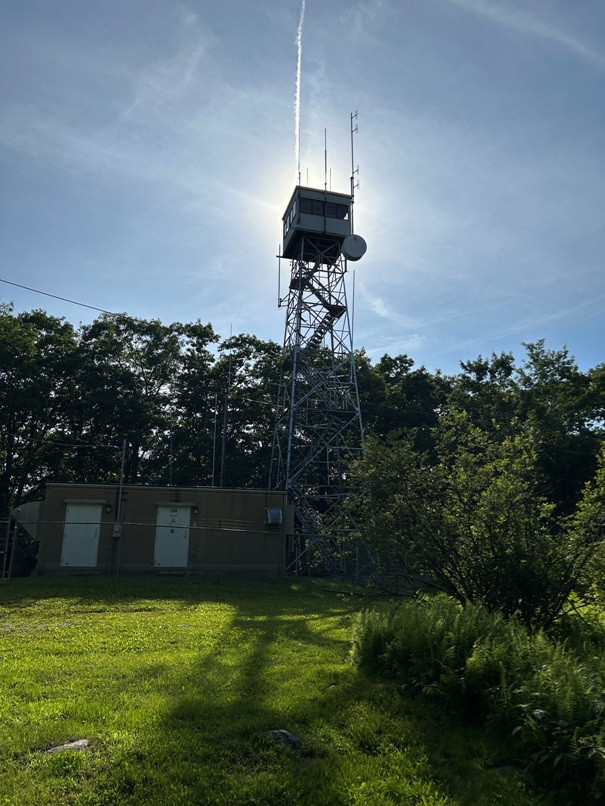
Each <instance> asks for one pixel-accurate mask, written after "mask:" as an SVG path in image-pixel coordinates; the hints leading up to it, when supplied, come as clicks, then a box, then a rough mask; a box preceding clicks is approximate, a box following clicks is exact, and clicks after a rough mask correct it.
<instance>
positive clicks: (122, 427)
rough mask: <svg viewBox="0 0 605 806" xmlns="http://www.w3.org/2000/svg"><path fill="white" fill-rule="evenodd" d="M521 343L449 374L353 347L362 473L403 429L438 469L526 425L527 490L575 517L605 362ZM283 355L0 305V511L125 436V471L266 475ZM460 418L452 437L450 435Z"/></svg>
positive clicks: (113, 452) (183, 330)
mask: <svg viewBox="0 0 605 806" xmlns="http://www.w3.org/2000/svg"><path fill="white" fill-rule="evenodd" d="M524 347H525V357H524V359H523V361H522V362H521V363H518V362H517V361H516V360H515V358H514V357H513V355H512V354H510V353H502V354H501V355H496V354H492V356H491V357H489V358H483V357H481V356H479V357H478V358H476V359H474V360H469V361H463V362H461V364H460V372H459V373H458V374H456V375H451V376H446V375H443V374H441V373H440V372H435V373H432V372H429V371H428V370H426V369H425V368H424V367H415V366H414V362H413V361H412V359H410V358H409V357H408V356H405V355H400V356H394V357H392V356H389V355H384V356H383V357H382V358H381V359H380V360H379V361H377V362H375V363H372V361H370V359H369V358H368V357H367V356H366V355H365V354H364V352H363V351H360V352H359V353H358V355H357V375H358V384H359V392H360V398H361V406H362V413H363V419H364V425H365V428H366V432H367V434H368V435H369V445H370V446H371V450H370V451H369V452H368V456H370V457H372V458H371V460H370V459H368V461H366V464H365V465H364V467H363V472H364V473H366V474H368V473H370V470H371V468H370V467H369V465H368V462H369V461H373V462H374V463H377V464H380V461H381V460H382V459H381V458H384V456H386V455H387V454H388V452H389V451H391V450H394V446H395V445H397V444H398V443H400V442H401V441H402V440H405V443H406V445H407V446H408V447H407V448H406V450H409V451H411V459H413V460H414V461H415V462H416V463H417V464H418V462H421V463H422V464H423V465H425V466H427V467H437V466H441V467H444V466H445V465H446V464H447V457H446V453H447V451H450V452H451V456H450V459H451V458H452V456H453V455H454V454H455V451H456V450H457V448H459V446H460V444H466V443H467V442H469V441H470V442H472V441H473V440H472V439H471V437H470V434H471V429H474V431H473V433H475V434H481V440H483V442H484V443H485V444H483V447H480V446H479V442H480V440H479V442H477V440H475V442H476V443H477V444H475V447H474V448H473V449H472V451H471V453H473V451H474V454H473V455H475V456H476V457H478V458H477V462H478V465H477V468H478V469H479V468H483V466H484V465H485V463H486V462H487V458H485V457H486V456H487V454H486V451H487V447H486V445H490V446H500V449H501V450H502V451H504V452H506V450H509V449H510V445H513V444H514V441H515V439H518V438H521V437H523V438H527V439H529V438H531V451H532V456H534V464H533V466H532V471H531V473H532V479H533V482H532V483H533V484H535V490H534V492H535V495H537V496H539V497H540V498H541V499H544V501H546V502H548V503H549V504H550V505H552V506H553V507H554V511H555V513H556V515H557V516H558V517H559V516H560V517H566V516H570V515H571V513H573V512H574V511H575V510H576V507H577V505H578V502H579V501H580V499H581V497H582V493H583V490H584V486H585V484H586V483H587V482H588V481H589V480H590V479H592V478H593V477H594V475H595V472H596V468H597V456H598V453H599V448H600V445H601V444H602V442H603V437H604V421H605V365H604V364H600V365H599V366H597V367H595V368H593V369H591V370H589V371H587V372H582V371H581V370H580V369H579V368H578V366H577V364H576V362H575V360H574V359H573V357H572V356H570V355H569V353H568V351H567V349H566V348H563V349H560V350H550V349H547V348H546V346H545V344H544V342H543V341H539V342H537V343H535V344H526V345H524ZM280 353H281V349H280V346H279V345H278V344H276V343H275V342H271V341H262V340H260V339H257V338H256V337H254V336H250V335H245V334H241V335H235V336H232V337H230V338H228V339H221V338H220V337H219V335H218V334H216V333H215V332H214V330H213V328H212V326H211V325H210V324H204V323H202V322H200V321H197V322H191V323H184V324H183V323H178V322H175V323H172V324H168V325H166V324H163V323H162V322H160V321H158V320H148V321H146V320H140V319H134V318H132V317H129V316H127V315H125V314H123V315H118V316H113V315H111V316H110V315H102V316H100V317H99V318H97V319H96V320H95V321H93V322H92V323H91V324H87V325H81V326H80V327H77V328H76V327H74V326H73V325H71V324H70V323H68V322H67V321H65V320H64V319H60V318H56V317H53V316H49V315H48V314H46V313H45V312H44V311H41V310H33V311H31V312H25V313H20V314H14V313H13V311H12V308H11V307H10V306H8V305H4V306H1V307H0V515H1V514H5V513H6V511H7V510H8V509H9V508H11V507H14V506H16V505H18V504H19V503H21V502H23V501H25V500H31V499H35V498H38V497H40V496H41V495H42V494H43V487H44V484H45V482H46V481H49V480H52V481H77V482H107V481H116V480H117V479H118V478H119V473H120V463H121V452H122V445H123V441H124V440H125V441H126V463H125V479H126V481H127V482H129V483H144V484H174V485H182V486H185V485H208V484H211V483H212V482H213V481H214V483H215V484H223V485H224V486H253V487H264V486H266V484H267V480H268V474H269V463H270V454H271V441H272V428H273V413H274V403H275V398H276V393H277V385H278V380H279V370H280ZM462 415H463V416H464V422H465V428H466V431H465V432H464V434H460V435H459V440H461V442H459V443H456V441H455V440H453V441H450V443H448V442H447V440H446V439H445V437H444V433H445V431H447V429H448V428H450V429H451V427H452V426H451V423H452V422H453V421H455V420H456V417H458V418H459V417H460V416H462ZM465 441H466V442H465ZM448 444H449V447H447V446H448ZM507 446H508V447H507ZM470 450H471V449H470V448H469V451H470ZM490 450H495V448H491V449H490ZM511 450H512V449H511ZM385 451H386V452H387V453H386V454H385V453H384V452H385ZM482 456H483V457H484V458H485V461H484V460H483V459H482V458H481V457H482ZM408 458H409V457H408ZM379 459H380V461H379ZM401 461H403V459H402V460H401ZM406 461H407V460H406ZM444 463H445V464H444ZM511 466H512V465H511ZM478 472H479V471H478V470H477V473H478ZM446 475H447V474H446ZM385 494H386V492H385Z"/></svg>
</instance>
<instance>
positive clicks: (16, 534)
mask: <svg viewBox="0 0 605 806" xmlns="http://www.w3.org/2000/svg"><path fill="white" fill-rule="evenodd" d="M20 514H21V510H20V509H18V510H17V517H16V518H15V536H14V538H13V547H12V549H11V558H10V562H9V564H8V578H9V579H10V578H11V576H12V574H13V560H14V559H15V550H16V548H17V537H18V534H19V515H20ZM9 523H10V518H9ZM7 545H8V544H7Z"/></svg>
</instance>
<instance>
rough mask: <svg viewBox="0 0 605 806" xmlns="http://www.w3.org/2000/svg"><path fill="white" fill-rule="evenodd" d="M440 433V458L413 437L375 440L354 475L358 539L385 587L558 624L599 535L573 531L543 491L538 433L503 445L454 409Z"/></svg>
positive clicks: (516, 437)
mask: <svg viewBox="0 0 605 806" xmlns="http://www.w3.org/2000/svg"><path fill="white" fill-rule="evenodd" d="M435 437H436V449H435V450H436V457H435V458H434V459H433V460H431V459H430V457H429V456H428V455H427V453H425V452H424V453H423V452H418V451H417V450H416V449H415V446H414V439H413V437H412V436H411V435H409V434H407V435H403V436H402V437H400V438H392V439H391V440H389V442H388V443H387V444H386V445H385V444H381V443H380V442H378V441H377V440H375V439H374V440H370V441H369V444H368V445H367V448H366V452H365V456H364V458H363V459H362V460H361V461H360V462H359V463H358V464H357V466H356V468H355V470H354V473H355V476H356V479H357V481H358V484H359V486H360V490H361V493H360V495H359V496H357V497H356V499H355V500H354V501H352V502H351V505H352V507H353V509H354V510H355V516H356V522H357V523H358V524H359V537H360V538H361V539H362V540H363V541H364V542H365V543H367V544H369V545H370V546H372V547H373V548H374V549H375V550H376V553H377V556H378V557H379V558H380V570H379V573H380V576H381V578H382V580H383V582H385V581H388V583H389V584H390V585H391V586H392V587H393V589H395V588H398V589H401V587H402V586H405V587H408V588H409V587H410V586H411V587H412V588H414V587H417V586H420V585H422V584H431V585H434V586H435V587H437V588H438V589H440V590H443V591H445V592H447V593H449V594H450V595H452V596H454V597H455V598H456V599H457V600H458V601H460V602H462V603H465V602H482V603H483V604H484V605H485V606H486V607H487V608H488V609H490V610H501V611H502V612H504V613H505V614H506V615H511V614H512V613H514V612H517V613H519V614H520V615H521V617H522V618H523V619H524V620H525V621H526V622H527V623H532V624H539V625H546V624H549V623H551V622H552V621H553V620H554V619H555V618H556V616H557V615H558V614H559V613H560V611H561V608H562V606H563V603H564V602H565V601H566V599H567V597H568V596H569V593H570V592H571V590H572V589H573V588H574V586H577V585H578V583H579V575H580V571H581V567H582V566H583V564H585V559H586V556H587V555H589V554H590V553H591V548H590V546H591V545H593V544H594V539H593V538H592V537H591V538H588V537H587V536H586V535H584V536H578V535H579V531H578V529H576V530H575V532H574V533H573V534H572V532H571V531H570V529H569V528H568V527H567V528H565V527H564V525H563V524H562V523H561V522H560V521H558V520H557V519H556V518H555V516H554V505H553V504H552V503H550V502H548V501H547V500H546V499H545V498H544V497H543V496H542V495H541V493H540V477H539V465H538V459H537V451H536V444H535V440H534V438H533V436H532V434H531V432H530V431H527V430H526V431H523V430H521V431H520V432H519V433H518V434H515V435H508V436H505V437H504V438H503V439H501V440H500V441H495V440H493V439H492V438H491V436H490V435H489V434H487V433H486V432H485V431H482V430H481V429H479V428H477V427H476V426H474V425H473V424H472V423H471V422H470V418H469V417H468V416H467V415H465V414H461V413H450V414H448V415H447V416H446V415H444V416H443V417H442V418H441V421H440V424H439V426H438V427H437V429H436V434H435ZM574 535H576V536H574ZM580 543H581V544H582V546H583V548H582V551H579V550H578V549H579V546H580ZM582 552H584V553H582Z"/></svg>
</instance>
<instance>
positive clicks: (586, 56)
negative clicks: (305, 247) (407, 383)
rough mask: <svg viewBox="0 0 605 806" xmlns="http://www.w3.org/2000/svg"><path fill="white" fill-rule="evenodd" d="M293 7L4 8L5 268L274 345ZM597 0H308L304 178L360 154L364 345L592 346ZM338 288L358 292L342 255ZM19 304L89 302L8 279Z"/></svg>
mask: <svg viewBox="0 0 605 806" xmlns="http://www.w3.org/2000/svg"><path fill="white" fill-rule="evenodd" d="M300 11H301V3H300V2H299V0H255V2H251V0H245V1H244V0H222V1H221V2H220V3H218V2H209V1H208V0H205V1H204V2H202V0H197V1H195V0H190V1H189V2H175V0H127V1H126V2H124V0H95V2H87V0H19V2H13V3H9V2H6V3H3V4H2V8H1V10H0V23H1V25H2V30H3V40H4V42H3V47H2V50H1V52H0V64H1V70H0V95H1V97H0V174H1V182H0V208H1V210H0V255H1V265H0V278H2V279H3V280H8V281H11V282H14V283H20V284H22V285H26V286H31V287H32V288H36V289H40V290H43V291H47V292H49V293H52V294H56V295H58V296H63V297H67V298H70V299H74V300H77V301H80V302H83V303H87V304H88V305H92V306H96V307H98V308H103V309H106V310H109V311H126V312H128V313H129V314H131V315H133V316H138V317H143V318H159V319H161V320H163V321H165V322H170V321H192V320H195V319H201V320H202V321H203V322H211V323H212V324H213V326H214V327H215V329H216V330H217V331H218V332H219V333H220V334H221V335H222V336H228V334H229V331H230V329H231V328H232V329H233V332H234V333H254V334H255V335H257V336H259V337H260V338H262V339H273V340H274V341H277V342H281V341H282V338H283V332H284V311H283V310H279V309H278V308H277V260H276V258H275V255H276V254H277V251H278V245H279V241H280V236H281V216H282V214H283V212H284V208H285V206H286V204H287V202H288V200H289V198H290V195H291V192H292V190H293V187H294V184H295V180H296V158H295V144H296V138H295V112H294V102H295V83H296V66H297V47H296V33H297V26H298V23H299V18H300ZM604 99H605V3H604V2H603V0H575V1H574V2H570V0H532V2H529V1H528V0H350V2H347V3H341V2H335V0H306V4H305V16H304V25H303V32H302V60H301V82H300V143H301V171H302V176H303V181H304V182H305V183H306V178H307V171H308V177H309V184H312V185H313V184H315V185H318V186H320V187H321V186H323V182H324V129H326V130H327V142H328V161H329V167H330V170H331V182H332V188H333V189H334V190H345V191H346V190H347V188H348V184H349V176H350V168H351V165H350V150H349V140H350V135H349V130H350V113H351V112H353V111H355V110H357V111H358V113H359V115H358V124H359V133H358V134H357V135H356V138H355V162H356V164H359V168H360V188H359V191H358V194H357V198H356V206H355V224H356V230H357V232H359V234H361V235H363V236H364V238H365V239H366V241H367V242H368V251H367V254H366V256H365V257H364V258H363V260H362V261H360V262H359V263H357V264H356V265H355V272H354V286H355V293H354V297H355V316H354V321H355V333H354V340H355V346H356V347H364V348H365V350H366V352H367V353H368V354H369V355H370V356H371V357H372V359H374V360H377V359H378V358H380V356H381V355H382V354H384V353H389V354H390V355H397V354H400V353H407V354H408V355H409V356H410V357H411V358H413V359H414V361H415V362H416V364H417V365H421V364H424V365H425V366H426V367H427V368H428V369H430V370H434V369H437V368H440V369H442V370H443V371H444V372H455V371H457V369H458V362H459V360H461V359H462V360H467V359H471V358H475V357H477V356H478V355H479V354H482V355H484V356H486V355H489V354H491V353H492V352H496V353H500V352H501V351H509V350H510V351H512V352H514V353H515V355H517V356H519V357H520V356H522V355H523V348H522V347H521V342H523V341H525V342H532V341H536V340H538V339H540V338H545V339H546V344H547V347H550V348H552V349H559V348H561V347H563V346H564V345H567V346H568V348H569V350H570V352H571V353H572V354H573V355H575V356H576V358H577V360H578V362H579V364H580V366H581V367H582V368H583V369H588V368H589V367H591V366H596V365H597V364H599V363H602V362H603V361H604V360H605V358H604V355H603V343H604V341H605V339H604V336H605V332H604V331H605V327H604V316H603V310H604V308H605V271H604V268H603V256H604V255H605V178H604V177H605V170H604V168H605V164H604V163H605V101H604ZM350 280H351V282H350V288H349V298H350V303H351V301H352V296H353V293H352V292H353V288H352V287H353V282H352V281H353V273H352V272H351V276H350ZM0 300H2V301H8V300H13V301H14V303H15V309H16V310H17V311H20V310H31V309H32V308H36V307H41V308H44V309H45V310H47V311H49V312H50V313H52V314H55V315H59V316H65V317H66V318H68V319H69V320H70V321H73V322H74V323H76V324H77V323H78V322H80V321H82V322H86V321H91V320H92V319H93V318H94V317H95V316H96V315H97V314H96V313H95V311H92V310H89V309H87V308H82V307H79V306H74V305H70V304H69V303H64V302H61V301H59V300H55V299H52V298H50V297H45V296H41V295H38V294H34V293H32V292H30V291H25V290H22V289H19V288H16V287H14V286H10V285H8V284H6V283H0Z"/></svg>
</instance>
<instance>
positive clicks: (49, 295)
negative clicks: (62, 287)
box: [0, 277, 119, 316]
mask: <svg viewBox="0 0 605 806" xmlns="http://www.w3.org/2000/svg"><path fill="white" fill-rule="evenodd" d="M0 283H6V284H7V285H14V286H16V288H24V289H25V290H26V291H33V292H34V294H42V295H44V296H45V297H52V298H53V299H60V300H61V301H62V302H69V303H71V304H72V305H80V307H82V308H90V309H91V310H93V311H99V312H100V313H108V314H109V315H110V316H119V314H117V313H114V311H106V310H105V308H97V307H96V306H95V305H87V304H86V303H85V302H77V301H76V300H75V299H68V298H67V297H60V296H59V295H58V294H51V293H49V292H48V291H40V289H39V288H30V286H28V285H21V283H13V282H12V281H11V280H3V279H2V278H1V277H0Z"/></svg>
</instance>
